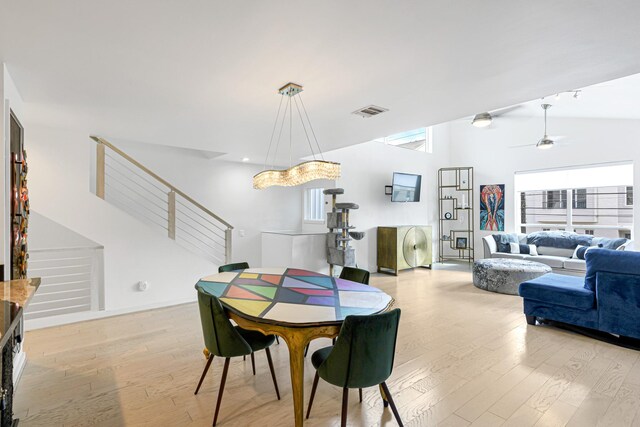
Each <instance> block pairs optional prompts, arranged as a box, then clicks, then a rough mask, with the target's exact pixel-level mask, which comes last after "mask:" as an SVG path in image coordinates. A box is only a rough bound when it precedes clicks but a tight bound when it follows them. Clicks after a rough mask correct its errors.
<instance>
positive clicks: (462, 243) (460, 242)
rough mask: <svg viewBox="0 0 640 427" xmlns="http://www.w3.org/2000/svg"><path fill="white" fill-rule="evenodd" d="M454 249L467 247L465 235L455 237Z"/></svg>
mask: <svg viewBox="0 0 640 427" xmlns="http://www.w3.org/2000/svg"><path fill="white" fill-rule="evenodd" d="M456 249H467V238H466V237H456Z"/></svg>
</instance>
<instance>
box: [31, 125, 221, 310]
mask: <svg viewBox="0 0 640 427" xmlns="http://www.w3.org/2000/svg"><path fill="white" fill-rule="evenodd" d="M25 136H26V138H25V145H26V147H27V150H28V152H29V186H30V196H31V207H32V209H33V210H35V211H37V212H39V213H41V214H42V215H44V216H46V217H48V218H49V219H51V220H52V221H55V222H57V223H59V224H61V225H62V226H64V227H67V228H69V229H71V230H73V231H75V232H77V233H80V234H81V235H83V236H85V237H86V238H88V239H91V240H93V241H95V242H97V243H99V244H101V245H103V246H104V273H105V278H104V279H105V309H106V310H108V311H118V310H123V309H136V308H144V307H149V306H162V305H169V304H175V303H179V302H183V301H192V300H194V299H195V292H194V290H193V286H194V285H195V283H196V282H197V280H198V279H199V278H200V277H202V276H204V275H206V274H210V273H211V272H212V271H216V270H217V267H216V266H215V265H213V264H212V263H210V262H208V261H205V260H204V259H201V258H199V257H197V256H194V255H193V254H192V253H191V252H188V251H187V250H185V249H183V248H182V247H180V246H178V245H177V244H175V243H174V242H173V241H171V240H169V239H168V238H166V237H165V236H164V235H162V233H158V231H157V230H156V229H155V228H152V227H151V226H149V225H146V224H144V223H142V222H140V221H139V220H137V219H135V218H134V217H132V216H130V215H128V214H126V213H124V212H122V211H120V210H119V209H117V208H116V207H114V206H112V205H110V204H109V203H107V202H105V201H103V200H101V199H99V198H98V197H96V196H95V195H94V194H92V193H90V192H89V171H90V165H89V159H90V152H89V150H90V149H93V148H94V143H93V142H90V140H89V138H88V135H86V134H85V133H84V132H74V131H67V130H60V129H54V128H47V127H40V126H36V125H33V124H30V125H29V126H28V132H26V133H25ZM30 237H33V236H30ZM33 238H34V239H36V240H37V239H38V237H33ZM141 280H146V281H148V282H149V283H150V287H149V289H148V290H147V291H145V292H140V291H138V290H137V288H136V284H137V282H138V281H141Z"/></svg>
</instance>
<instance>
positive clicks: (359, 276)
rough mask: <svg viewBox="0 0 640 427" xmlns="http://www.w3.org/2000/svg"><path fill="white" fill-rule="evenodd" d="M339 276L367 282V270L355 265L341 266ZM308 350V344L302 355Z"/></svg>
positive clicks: (358, 281)
mask: <svg viewBox="0 0 640 427" xmlns="http://www.w3.org/2000/svg"><path fill="white" fill-rule="evenodd" d="M340 278H341V279H344V280H350V281H352V282H356V283H362V284H363V285H368V284H369V272H368V271H367V270H363V269H361V268H356V267H342V271H341V272H340ZM335 343H336V339H335V338H334V339H333V344H335ZM308 352H309V344H307V346H306V347H305V348H304V357H307V353H308Z"/></svg>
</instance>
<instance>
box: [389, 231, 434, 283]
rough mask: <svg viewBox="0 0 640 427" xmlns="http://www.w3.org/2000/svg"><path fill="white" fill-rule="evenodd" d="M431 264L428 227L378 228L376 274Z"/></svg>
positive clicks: (430, 243)
mask: <svg viewBox="0 0 640 427" xmlns="http://www.w3.org/2000/svg"><path fill="white" fill-rule="evenodd" d="M432 263H433V231H432V228H431V226H430V225H402V226H396V227H378V273H393V274H395V275H396V276H397V275H398V271H400V270H406V269H408V268H415V267H429V268H431V265H432Z"/></svg>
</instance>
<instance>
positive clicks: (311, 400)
mask: <svg viewBox="0 0 640 427" xmlns="http://www.w3.org/2000/svg"><path fill="white" fill-rule="evenodd" d="M319 379H320V375H318V372H316V376H315V377H313V387H311V396H310V397H309V407H308V408H307V419H309V415H310V414H311V405H313V398H314V397H315V396H316V388H318V380H319Z"/></svg>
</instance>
